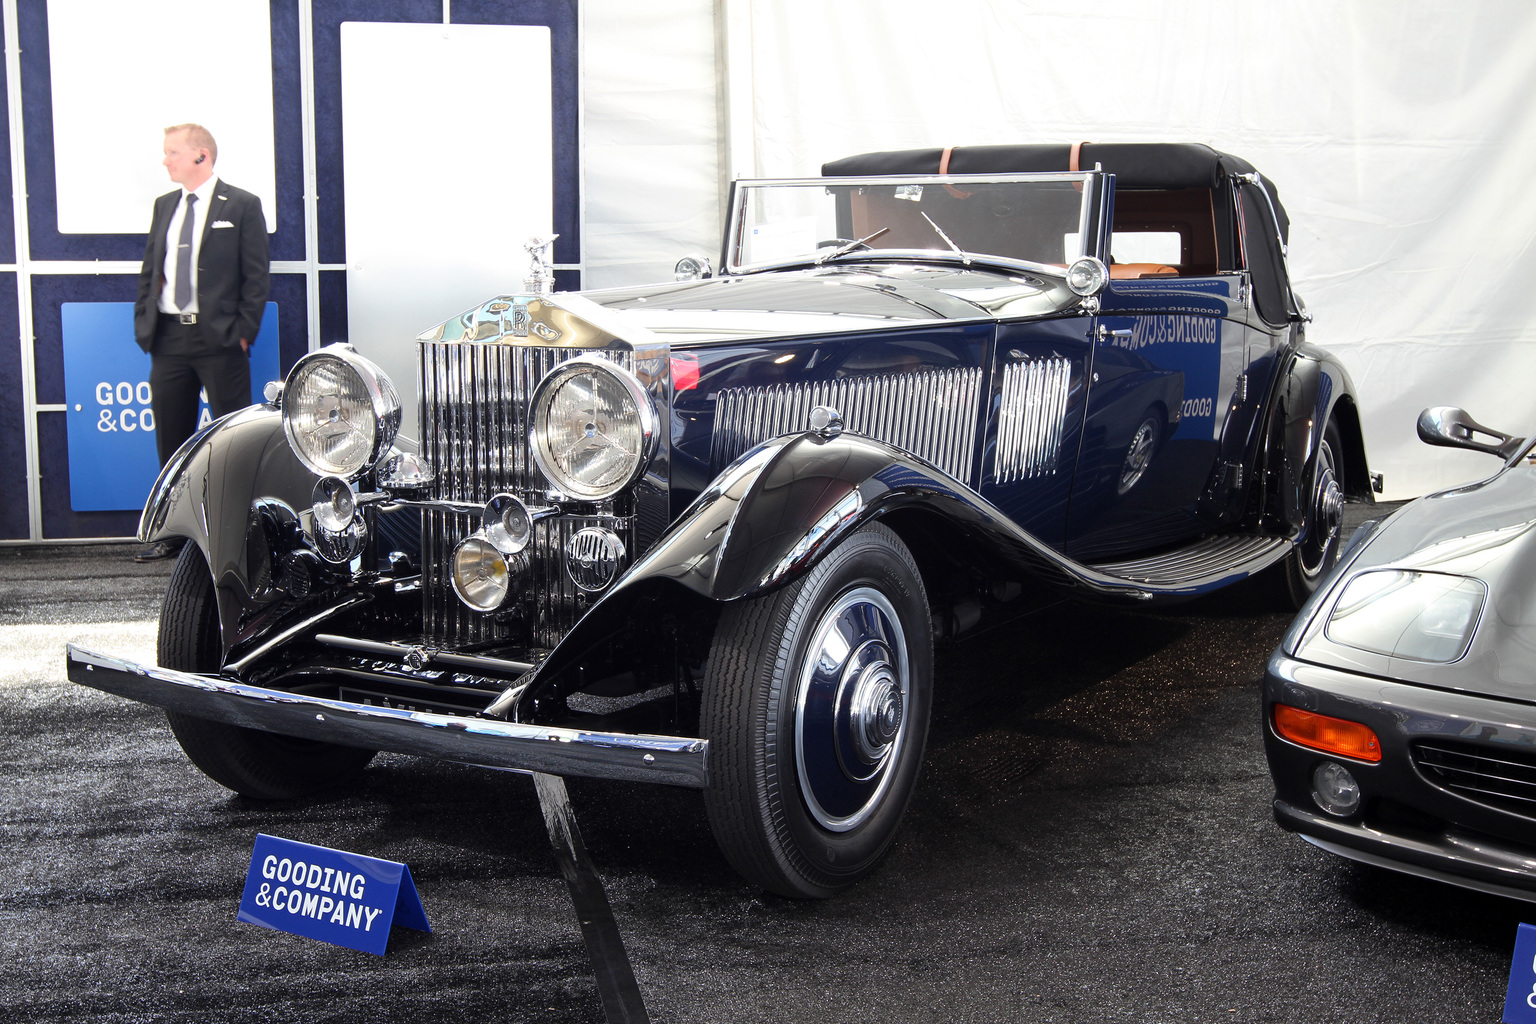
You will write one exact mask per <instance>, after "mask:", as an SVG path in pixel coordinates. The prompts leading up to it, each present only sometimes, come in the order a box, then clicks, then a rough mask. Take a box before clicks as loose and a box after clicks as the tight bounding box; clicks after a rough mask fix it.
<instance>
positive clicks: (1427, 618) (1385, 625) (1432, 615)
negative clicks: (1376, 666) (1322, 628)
mask: <svg viewBox="0 0 1536 1024" xmlns="http://www.w3.org/2000/svg"><path fill="white" fill-rule="evenodd" d="M1487 598H1488V588H1487V586H1485V585H1484V584H1483V582H1482V581H1481V580H1475V579H1472V578H1471V577H1469V576H1454V575H1451V574H1449V573H1441V572H1415V571H1413V570H1410V569H1373V570H1371V571H1369V572H1362V573H1361V574H1360V575H1358V576H1356V577H1355V578H1354V579H1352V580H1350V581H1349V583H1348V584H1347V585H1346V586H1345V587H1344V591H1343V593H1341V594H1340V595H1339V600H1338V602H1337V603H1336V604H1334V606H1333V612H1332V613H1331V614H1330V615H1329V617H1328V628H1327V635H1328V639H1330V640H1332V641H1333V642H1334V643H1337V644H1344V645H1345V646H1347V647H1355V648H1358V649H1360V650H1362V651H1371V652H1373V653H1375V654H1385V655H1389V656H1391V657H1394V658H1413V659H1415V660H1417V661H1432V662H1441V663H1444V662H1452V661H1455V660H1456V659H1458V658H1460V657H1461V656H1462V655H1464V654H1466V653H1467V646H1468V645H1469V644H1471V642H1472V634H1473V633H1474V632H1476V630H1477V621H1478V618H1479V616H1481V615H1482V611H1483V603H1484V602H1485V601H1486V600H1487Z"/></svg>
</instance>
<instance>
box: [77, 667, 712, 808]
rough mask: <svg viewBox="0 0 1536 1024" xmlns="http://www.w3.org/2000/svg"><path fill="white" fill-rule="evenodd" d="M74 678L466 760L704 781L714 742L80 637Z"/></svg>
mask: <svg viewBox="0 0 1536 1024" xmlns="http://www.w3.org/2000/svg"><path fill="white" fill-rule="evenodd" d="M67 659H68V671H69V678H70V680H71V681H73V682H76V683H80V684H81V685H82V686H90V687H94V688H96V689H98V690H104V691H106V692H107V693H115V694H117V695H118V696H120V697H127V698H129V699H130V700H136V701H140V702H142V703H145V704H153V705H155V706H157V707H162V708H167V709H169V710H171V711H178V712H181V713H183V714H187V715H192V716H194V717H197V718H208V719H212V720H213V721H217V722H227V723H229V724H230V725H239V726H244V727H246V728H250V729H260V730H263V731H265V732H275V733H283V734H285V735H289V736H300V737H303V738H305V739H313V740H325V741H328V742H331V743H340V744H344V745H346V746H352V747H363V748H366V749H369V750H388V751H392V752H394V753H397V754H414V755H416V756H418V757H438V758H442V759H444V760H448V761H461V762H464V763H466V764H478V765H486V766H489V767H492V768H511V769H516V770H520V771H530V772H546V773H548V774H550V775H572V776H583V777H586V778H597V779H621V780H624V781H630V782H655V783H662V784H665V785H669V786H685V787H688V788H690V789H703V788H704V787H705V786H706V785H708V783H709V770H708V753H709V743H708V741H706V740H702V739H693V738H690V737H686V736H647V735H640V734H632V733H600V732H583V731H581V730H579V729H557V728H550V727H546V726H538V725H529V724H526V723H518V722H503V721H499V720H496V719H482V718H461V717H458V716H455V715H438V714H431V713H429V712H423V711H407V710H404V709H400V708H385V707H375V706H373V705H371V704H354V703H352V702H350V701H343V700H328V699H326V698H323V697H309V696H304V695H302V694H295V693H285V692H284V691H282V690H266V689H262V688H261V687H259V686H247V685H245V684H244V683H239V682H236V681H234V680H232V679H226V678H222V677H219V676H205V675H197V674H195V673H192V672H179V671H177V670H175V669H169V668H156V667H151V666H145V665H139V664H136V663H134V662H131V661H125V660H123V659H122V658H114V657H112V656H110V655H106V654H99V653H97V652H95V651H91V650H87V649H86V648H84V647H79V646H77V645H75V644H70V645H69V650H68V654H67Z"/></svg>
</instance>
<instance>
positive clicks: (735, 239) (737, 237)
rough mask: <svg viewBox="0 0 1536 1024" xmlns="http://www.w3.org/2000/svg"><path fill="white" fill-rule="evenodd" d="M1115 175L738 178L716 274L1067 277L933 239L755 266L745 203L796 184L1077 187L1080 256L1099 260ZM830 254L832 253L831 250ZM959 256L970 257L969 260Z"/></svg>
mask: <svg viewBox="0 0 1536 1024" xmlns="http://www.w3.org/2000/svg"><path fill="white" fill-rule="evenodd" d="M1113 179H1114V175H1112V174H1107V173H1105V172H1103V171H1098V170H1093V171H1076V172H1053V173H1039V174H881V175H862V174H861V175H848V176H846V177H844V176H828V177H812V178H739V179H737V180H736V181H733V182H731V195H730V217H729V220H728V221H727V223H726V228H725V237H724V239H723V240H722V242H721V247H720V271H721V273H722V274H726V275H741V274H757V273H762V272H763V271H770V270H785V269H791V268H797V267H812V266H826V265H828V264H832V263H846V262H859V263H867V262H871V261H875V262H881V261H887V260H889V261H896V262H909V263H910V262H916V263H946V264H954V263H979V264H986V265H991V266H996V267H1000V268H1005V269H1009V270H1025V271H1030V272H1033V273H1037V274H1049V275H1051V276H1054V277H1061V276H1063V275H1065V273H1066V270H1065V268H1063V267H1061V266H1058V265H1055V264H1051V263H1036V262H1034V261H1033V260H1026V259H1017V258H1014V257H1009V256H999V255H996V254H994V253H986V252H969V251H967V252H965V253H964V254H963V256H962V254H959V253H956V252H955V251H954V250H952V249H950V248H949V247H948V246H947V245H944V243H943V241H942V240H941V239H940V237H939V236H938V235H937V234H935V235H934V244H935V246H936V248H932V249H865V248H860V249H856V250H853V251H851V252H846V253H843V254H841V255H837V256H831V257H828V255H827V253H818V252H810V253H804V254H796V255H795V256H794V257H791V258H788V259H782V260H764V261H761V262H755V263H743V262H740V260H739V257H740V254H741V252H742V249H743V245H742V240H743V237H744V233H745V231H746V228H747V224H748V220H747V212H746V211H747V203H748V201H749V200H750V198H751V196H752V194H753V192H754V191H755V190H757V189H763V188H773V187H783V186H795V187H802V188H805V187H822V188H833V187H837V188H841V187H848V186H859V185H870V186H876V187H894V186H899V185H920V186H924V187H926V186H929V185H932V186H935V187H939V186H945V185H948V186H950V187H951V188H958V189H962V190H963V189H964V188H965V186H967V185H980V184H1015V183H1018V184H1029V183H1035V182H1038V183H1057V182H1070V183H1074V184H1076V183H1081V185H1082V187H1083V188H1082V191H1083V199H1082V202H1081V204H1080V206H1079V215H1078V235H1079V237H1080V238H1082V239H1083V255H1084V256H1095V257H1098V258H1100V259H1103V256H1102V254H1101V253H1102V250H1103V248H1104V247H1105V244H1106V239H1105V235H1106V234H1107V232H1108V224H1109V219H1110V218H1109V211H1108V209H1106V206H1107V203H1106V197H1107V195H1108V191H1109V188H1108V185H1109V182H1110V181H1112V180H1113ZM829 251H830V250H829ZM963 257H969V259H968V260H966V259H964V258H963Z"/></svg>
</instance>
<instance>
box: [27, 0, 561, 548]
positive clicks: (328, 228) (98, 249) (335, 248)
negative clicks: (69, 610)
mask: <svg viewBox="0 0 1536 1024" xmlns="http://www.w3.org/2000/svg"><path fill="white" fill-rule="evenodd" d="M17 10H18V16H19V19H18V38H17V40H16V43H17V44H18V46H19V49H20V51H21V88H22V110H23V114H24V116H25V119H26V128H25V136H26V139H25V152H24V153H23V154H22V159H23V162H24V165H25V167H26V172H27V190H26V191H27V195H26V198H25V200H24V201H25V202H26V204H27V219H28V222H29V250H28V251H29V253H30V256H31V258H32V259H33V260H34V261H41V262H46V261H49V260H118V261H132V262H135V263H136V262H137V261H139V260H140V259H142V258H143V253H144V241H145V239H144V235H143V234H100V235H77V234H70V235H64V234H61V233H60V232H59V230H58V214H57V199H58V197H57V195H56V189H57V183H56V180H55V167H54V138H53V99H52V83H51V81H50V77H49V75H50V63H49V48H48V7H47V4H45V3H42V2H35V3H34V2H24V3H21V4H18V5H17ZM312 15H313V19H312V23H313V27H314V38H313V41H312V42H313V53H314V58H315V67H314V78H315V111H314V120H315V132H316V139H315V165H316V176H317V181H316V192H317V196H318V199H317V204H318V211H317V218H316V225H315V230H316V234H317V237H318V242H319V245H318V251H317V252H315V253H311V254H306V251H305V209H304V151H303V141H304V140H303V123H304V109H303V95H302V92H301V81H302V74H301V67H300V63H299V54H300V50H301V46H300V44H301V42H302V40H301V33H300V24H299V3H298V0H272V3H271V24H272V104H273V128H274V144H275V159H276V165H275V170H276V183H277V204H278V205H277V211H276V213H277V220H278V230H277V232H276V233H275V234H274V235H273V236H272V259H273V260H279V261H293V262H302V261H304V260H305V259H306V258H307V256H312V257H313V258H315V259H316V260H317V261H318V262H320V263H323V264H344V263H345V262H346V245H345V238H346V225H345V223H344V215H345V213H344V210H345V194H344V191H343V175H344V167H345V154H344V153H343V152H342V141H341V140H342V111H341V45H340V32H341V24H342V22H344V21H372V22H408V23H417V24H435V23H440V22H441V21H442V17H443V3H442V0H312ZM451 15H452V19H453V21H454V23H456V24H485V25H543V26H547V27H548V28H549V30H550V38H551V44H552V47H553V52H552V58H553V76H554V78H553V82H552V86H553V97H554V101H553V108H552V111H551V113H552V116H553V126H554V160H555V166H554V183H555V194H554V196H553V197H552V199H553V203H554V216H555V223H554V225H553V227H554V230H556V231H557V232H559V233H560V236H561V237H560V239H559V241H558V242H557V243H556V246H555V252H554V259H555V261H556V262H558V263H577V262H579V261H580V258H581V219H580V214H581V210H580V194H579V185H580V180H581V177H580V154H581V139H580V137H579V125H580V111H579V106H578V97H579V95H580V89H579V81H578V76H579V71H580V68H579V62H578V47H579V37H578V27H579V21H578V17H577V0H453V3H452V6H451ZM0 42H3V43H5V44H9V43H10V41H9V40H0ZM8 116H9V112H8V111H7V110H6V109H5V106H4V105H3V104H0V179H4V183H5V185H6V187H5V188H4V189H3V190H0V225H3V224H9V223H11V222H12V220H13V219H14V217H13V212H12V204H13V203H14V202H15V201H16V199H15V193H16V189H15V188H14V183H13V182H12V181H11V167H10V159H9V145H10V133H9V128H8V125H7V123H6V120H7V118H8ZM218 127H219V126H218V125H209V128H210V129H212V130H213V131H214V133H215V135H217V133H218ZM236 184H239V182H236ZM170 188H171V186H170V184H169V182H168V183H167V188H166V190H167V191H169V190H170ZM149 217H150V210H149V207H148V205H147V204H146V207H145V210H144V222H145V226H146V227H147V226H148V223H149ZM15 259H16V252H15V238H14V234H13V233H12V232H10V231H8V230H5V229H4V228H3V227H0V262H14V261H15ZM38 269H42V268H38ZM346 280H347V279H346V273H345V271H322V272H320V273H319V275H318V288H317V295H316V299H317V301H318V306H319V312H320V325H319V336H320V340H321V342H322V343H326V344H328V343H331V342H336V341H345V340H347V329H348V316H347V305H346V303H347V284H346ZM556 280H557V285H558V287H559V288H561V289H575V288H579V287H580V285H581V281H580V274H579V272H576V271H561V272H559V273H558V274H557V277H556ZM136 291H137V282H136V280H135V278H134V276H133V275H131V274H101V275H51V274H46V273H37V272H36V271H34V276H33V277H32V280H31V287H30V295H29V296H27V297H26V298H28V299H30V301H31V303H32V321H33V332H32V333H33V337H32V339H27V340H25V341H24V340H22V339H21V331H20V316H19V306H18V301H17V295H16V277H15V275H14V274H0V460H3V464H9V465H23V464H25V459H26V444H25V431H24V427H25V418H24V411H23V410H24V402H23V399H22V395H23V382H22V377H21V354H22V351H23V348H22V346H23V345H30V347H31V351H32V354H33V360H34V368H35V378H36V392H35V397H36V400H37V402H38V404H41V405H56V404H60V403H62V402H63V401H64V367H63V341H62V326H61V322H60V307H61V306H62V305H63V303H65V302H124V301H130V302H131V301H132V300H133V299H134V297H135V294H136ZM271 299H272V301H274V302H276V303H277V304H278V329H279V333H280V343H279V361H280V364H281V367H282V370H283V372H285V373H286V372H287V370H288V369H289V368H290V367H291V366H292V365H293V363H294V362H295V361H296V360H297V359H298V358H299V357H300V356H302V355H303V354H304V353H305V352H306V351H307V350H308V334H309V322H308V311H309V303H308V301H307V293H306V278H305V276H304V275H303V274H297V273H293V274H290V273H284V274H274V275H273V276H272V293H271ZM7 338H15V339H17V343H16V344H8V343H4V342H3V339H7ZM37 428H38V457H39V466H40V472H41V489H42V508H41V514H42V519H43V536H44V537H45V538H48V539H63V538H71V537H111V536H130V535H131V534H132V533H133V531H134V529H135V528H136V526H137V514H136V513H130V512H75V511H73V510H72V509H71V508H70V500H69V472H68V448H67V442H66V431H65V417H64V415H63V414H62V413H52V412H49V413H42V414H40V415H39V417H38V423H37ZM28 535H29V513H28V508H27V506H26V503H25V502H24V501H17V500H12V501H9V502H3V503H0V540H15V539H26V538H27V537H28Z"/></svg>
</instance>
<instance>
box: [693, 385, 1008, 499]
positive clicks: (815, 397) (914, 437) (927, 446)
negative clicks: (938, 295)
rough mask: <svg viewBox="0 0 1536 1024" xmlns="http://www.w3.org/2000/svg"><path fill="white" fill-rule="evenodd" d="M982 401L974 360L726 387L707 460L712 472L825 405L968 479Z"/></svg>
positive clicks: (854, 429) (850, 426) (806, 425)
mask: <svg viewBox="0 0 1536 1024" xmlns="http://www.w3.org/2000/svg"><path fill="white" fill-rule="evenodd" d="M980 403H981V369H980V368H979V367H970V368H967V369H945V370H923V371H919V372H916V373H902V374H880V375H876V376H867V377H844V378H840V379H838V380H830V381H808V382H803V383H797V384H775V385H771V386H769V387H761V388H728V389H726V390H723V391H721V392H720V393H719V395H718V396H717V398H716V405H715V435H714V447H713V450H712V451H711V453H710V459H711V464H712V465H713V467H714V469H715V470H716V471H717V472H718V471H719V470H721V469H723V468H725V467H726V466H728V465H730V464H731V463H732V462H734V461H735V460H736V459H737V458H739V457H740V456H741V455H742V454H743V453H744V452H746V451H748V450H750V449H752V448H755V447H757V446H758V445H760V444H762V443H763V442H764V441H767V440H770V439H772V438H775V437H780V436H783V435H784V434H797V433H800V432H801V431H804V430H808V429H810V425H811V410H812V409H814V408H816V407H817V406H828V407H830V408H833V409H836V410H837V411H838V412H839V413H841V414H842V417H843V426H844V429H846V430H848V431H849V432H851V433H855V434H862V435H864V436H865V437H873V438H875V439H876V440H879V441H884V442H885V443H887V444H890V445H894V446H896V447H898V448H901V449H902V450H904V451H908V452H911V453H913V454H914V455H917V456H918V457H919V458H922V459H924V460H926V461H928V462H931V463H933V464H934V465H935V466H937V467H939V468H940V469H942V470H943V471H944V472H946V473H948V474H949V475H950V476H952V477H954V478H955V479H956V480H960V481H962V482H964V483H966V484H968V485H969V484H972V483H974V481H973V480H972V477H971V470H972V463H973V461H974V451H975V440H976V423H977V420H978V418H979V413H980Z"/></svg>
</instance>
